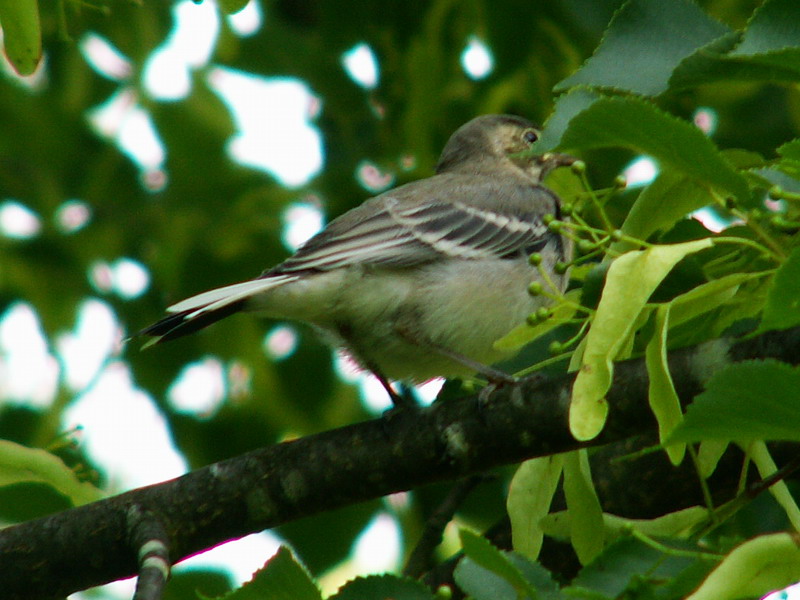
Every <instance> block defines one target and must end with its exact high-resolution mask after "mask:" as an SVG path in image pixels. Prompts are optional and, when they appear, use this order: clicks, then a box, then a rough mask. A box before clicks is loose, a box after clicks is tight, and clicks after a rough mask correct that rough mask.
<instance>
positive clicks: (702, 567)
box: [564, 537, 715, 598]
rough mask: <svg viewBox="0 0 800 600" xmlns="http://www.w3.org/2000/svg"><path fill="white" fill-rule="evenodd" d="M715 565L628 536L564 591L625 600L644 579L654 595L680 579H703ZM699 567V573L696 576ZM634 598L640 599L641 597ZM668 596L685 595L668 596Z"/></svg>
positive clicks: (602, 555) (607, 549) (608, 548)
mask: <svg viewBox="0 0 800 600" xmlns="http://www.w3.org/2000/svg"><path fill="white" fill-rule="evenodd" d="M714 564H715V563H714V562H711V561H706V560H702V559H700V558H697V559H694V558H690V557H687V556H674V555H669V554H664V553H662V552H659V551H658V550H656V549H654V548H653V547H651V546H648V545H646V544H644V543H643V542H641V541H639V540H638V539H636V538H633V537H624V538H620V539H618V540H616V541H614V542H613V543H611V544H609V546H608V547H607V548H606V549H605V550H604V551H603V553H602V554H601V555H600V556H598V557H597V559H596V560H595V561H594V562H592V564H590V565H587V566H586V567H584V568H583V569H581V572H580V573H579V574H578V576H577V577H576V578H575V579H574V580H573V582H572V585H571V586H570V587H569V588H567V589H565V590H564V591H565V592H566V593H568V594H569V595H570V596H572V595H573V592H576V593H579V592H580V591H581V590H591V591H593V592H595V593H598V594H602V595H604V596H605V597H607V598H624V597H626V594H625V593H624V592H625V591H626V590H627V589H629V587H630V586H636V587H635V588H634V589H635V590H636V591H639V590H641V584H642V581H643V580H645V581H648V582H649V583H650V584H651V586H652V588H655V589H653V592H656V590H657V588H658V587H662V586H663V587H665V588H669V587H671V586H673V585H674V584H675V581H676V580H677V579H682V578H683V577H685V576H687V575H688V576H690V577H691V576H692V575H694V576H695V577H697V578H698V579H699V577H702V575H703V574H705V573H706V572H708V570H710V569H711V568H712V567H713V566H714ZM698 568H699V574H698V573H696V570H697V569H698ZM693 571H695V573H693ZM698 575H699V577H698ZM695 581H697V580H696V579H695ZM694 585H695V586H696V585H697V583H696V582H695V583H694ZM692 587H694V586H692ZM652 588H651V589H652ZM662 589H663V588H662ZM690 589H691V588H690ZM632 596H633V597H637V594H632ZM655 597H661V596H660V595H659V596H655ZM664 597H666V598H675V597H681V596H674V595H669V594H667V595H665V596H664Z"/></svg>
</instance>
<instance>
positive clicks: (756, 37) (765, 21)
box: [670, 0, 800, 89]
mask: <svg viewBox="0 0 800 600" xmlns="http://www.w3.org/2000/svg"><path fill="white" fill-rule="evenodd" d="M799 8H800V5H798V3H797V2H795V0H767V1H766V2H764V3H763V4H762V5H761V7H759V9H758V10H757V11H756V12H755V13H754V14H753V16H752V18H751V19H750V22H749V23H748V26H747V28H746V30H745V31H744V33H743V34H740V33H731V34H728V35H726V36H723V37H722V38H720V39H718V40H715V41H713V42H711V43H710V44H708V45H707V46H706V47H704V48H700V49H699V50H698V51H697V52H695V53H694V54H693V55H692V56H690V57H688V58H687V59H686V60H684V61H683V63H682V64H681V65H680V66H679V67H678V68H677V69H675V72H674V73H673V75H672V78H671V79H670V87H671V88H673V89H684V88H689V87H695V86H698V85H703V84H708V83H713V82H717V81H726V80H727V81H731V80H739V81H770V82H775V81H798V80H800V35H798V33H797V32H798V28H797V23H798V19H800V14H799V13H800V11H798V9H799Z"/></svg>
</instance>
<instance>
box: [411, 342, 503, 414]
mask: <svg viewBox="0 0 800 600" xmlns="http://www.w3.org/2000/svg"><path fill="white" fill-rule="evenodd" d="M396 330H397V333H398V334H399V335H400V336H402V337H403V339H405V340H406V341H407V342H409V343H411V344H414V345H415V346H421V347H425V348H430V349H431V350H433V351H434V352H436V353H438V354H441V355H442V356H446V357H447V358H449V359H451V360H453V361H454V362H457V363H459V364H461V365H464V366H465V367H467V368H468V369H471V370H472V371H474V372H475V373H478V374H479V375H483V376H484V377H485V378H486V380H487V381H488V382H489V385H487V386H486V387H485V388H483V389H482V390H481V391H480V394H479V395H478V397H479V399H480V400H481V401H482V402H485V401H486V400H487V399H488V397H489V395H490V394H491V393H492V392H493V391H494V390H496V389H497V388H499V387H503V386H504V385H510V384H512V383H516V382H517V381H518V379H517V378H516V377H514V376H513V375H509V374H508V373H504V372H503V371H501V370H499V369H495V368H494V367H490V366H488V365H485V364H483V363H481V362H478V361H477V360H473V359H471V358H470V357H468V356H464V355H463V354H461V353H460V352H456V351H455V350H450V349H449V348H445V347H443V346H439V345H438V344H434V343H433V342H430V341H428V340H425V341H424V342H423V341H421V340H420V339H419V338H418V337H417V336H415V335H414V334H413V333H411V332H410V331H408V330H407V329H406V328H402V327H397V328H396Z"/></svg>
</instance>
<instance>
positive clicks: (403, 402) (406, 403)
mask: <svg viewBox="0 0 800 600" xmlns="http://www.w3.org/2000/svg"><path fill="white" fill-rule="evenodd" d="M363 364H364V366H365V367H366V368H367V369H368V370H369V371H370V372H371V373H372V374H373V375H374V376H375V378H376V379H377V380H378V381H380V382H381V385H382V386H383V389H385V390H386V392H387V393H388V394H389V398H390V399H391V401H392V404H393V405H394V408H395V409H398V408H413V407H415V406H416V403H415V402H414V401H413V400H412V399H411V398H410V397H408V396H407V395H404V394H398V393H397V392H396V391H395V390H394V388H393V387H392V384H391V383H390V382H389V380H388V379H387V378H386V377H385V376H384V375H383V373H381V372H380V370H379V369H378V367H377V366H376V365H374V364H372V363H369V362H363Z"/></svg>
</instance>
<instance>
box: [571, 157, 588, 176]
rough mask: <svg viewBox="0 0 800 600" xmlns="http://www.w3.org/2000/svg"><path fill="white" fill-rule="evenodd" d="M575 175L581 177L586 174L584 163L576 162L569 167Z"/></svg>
mask: <svg viewBox="0 0 800 600" xmlns="http://www.w3.org/2000/svg"><path fill="white" fill-rule="evenodd" d="M569 168H570V169H572V172H573V173H575V175H583V174H584V173H585V172H586V163H585V162H583V161H582V160H576V161H575V162H574V163H572V164H571V165H570V167H569Z"/></svg>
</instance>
